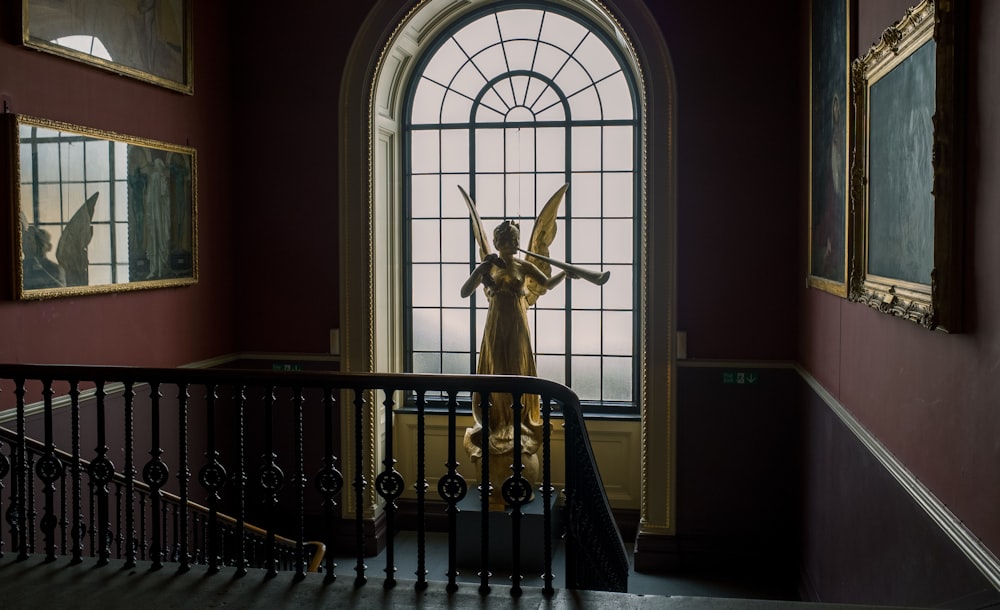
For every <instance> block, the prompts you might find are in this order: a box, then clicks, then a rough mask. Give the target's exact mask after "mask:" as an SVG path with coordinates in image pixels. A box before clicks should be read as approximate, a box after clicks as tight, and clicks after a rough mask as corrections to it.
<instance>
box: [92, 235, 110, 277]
mask: <svg viewBox="0 0 1000 610" xmlns="http://www.w3.org/2000/svg"><path fill="white" fill-rule="evenodd" d="M91 228H92V229H93V231H94V233H93V236H92V237H91V238H90V245H89V246H88V247H87V259H88V260H89V261H90V263H91V264H92V265H93V264H104V263H110V262H111V227H109V226H108V225H106V224H92V225H91ZM105 283H107V282H105Z"/></svg>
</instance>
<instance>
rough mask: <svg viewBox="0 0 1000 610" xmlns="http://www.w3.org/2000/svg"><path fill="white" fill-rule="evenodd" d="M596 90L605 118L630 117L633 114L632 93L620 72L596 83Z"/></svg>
mask: <svg viewBox="0 0 1000 610" xmlns="http://www.w3.org/2000/svg"><path fill="white" fill-rule="evenodd" d="M597 92H598V94H599V95H600V96H601V106H602V107H603V108H604V118H605V119H608V120H616V119H618V120H620V119H631V118H632V117H633V116H634V112H633V110H632V95H631V93H630V92H629V88H628V83H626V82H625V75H624V74H622V73H621V72H619V73H618V74H615V75H614V76H611V77H609V78H607V79H605V80H602V81H601V82H599V83H597Z"/></svg>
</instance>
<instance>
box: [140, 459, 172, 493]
mask: <svg viewBox="0 0 1000 610" xmlns="http://www.w3.org/2000/svg"><path fill="white" fill-rule="evenodd" d="M169 476H170V471H169V470H167V465H166V464H164V463H163V462H162V461H161V460H159V459H155V460H151V461H149V462H147V463H146V465H145V466H144V467H143V469H142V480H143V481H145V482H146V484H147V485H149V486H150V487H152V488H153V489H159V488H160V487H163V485H164V483H166V482H167V479H168V478H169Z"/></svg>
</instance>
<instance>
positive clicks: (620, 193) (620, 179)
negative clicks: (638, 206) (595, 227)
mask: <svg viewBox="0 0 1000 610" xmlns="http://www.w3.org/2000/svg"><path fill="white" fill-rule="evenodd" d="M634 184H635V177H634V175H633V174H632V173H631V172H623V173H606V174H604V215H605V216H612V217H617V218H631V217H632V216H633V215H634V214H635V209H634V208H635V203H634V202H635V199H634V196H633V190H634Z"/></svg>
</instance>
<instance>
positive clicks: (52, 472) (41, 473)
mask: <svg viewBox="0 0 1000 610" xmlns="http://www.w3.org/2000/svg"><path fill="white" fill-rule="evenodd" d="M35 472H36V473H37V474H38V478H39V479H41V480H42V482H43V483H46V484H50V483H52V482H54V481H57V480H59V478H60V477H62V476H63V463H62V460H60V459H59V458H57V457H56V456H55V455H54V454H51V453H47V454H45V455H44V456H42V458H41V459H39V460H38V462H37V463H36V464H35Z"/></svg>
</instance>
